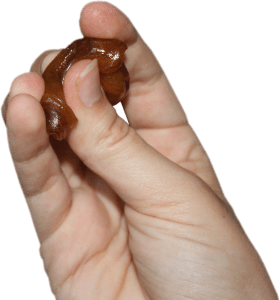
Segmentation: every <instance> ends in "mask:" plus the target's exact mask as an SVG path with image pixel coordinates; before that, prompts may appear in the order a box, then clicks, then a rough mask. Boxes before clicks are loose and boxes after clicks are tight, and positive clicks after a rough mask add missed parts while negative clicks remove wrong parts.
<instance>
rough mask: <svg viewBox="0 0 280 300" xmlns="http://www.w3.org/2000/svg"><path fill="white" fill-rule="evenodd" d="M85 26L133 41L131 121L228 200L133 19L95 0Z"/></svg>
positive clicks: (129, 57)
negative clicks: (133, 23) (131, 20)
mask: <svg viewBox="0 0 280 300" xmlns="http://www.w3.org/2000/svg"><path fill="white" fill-rule="evenodd" d="M80 26H81V30H82V33H83V34H84V35H85V36H89V37H101V38H117V39H120V40H123V41H124V42H125V43H126V44H127V45H128V49H127V51H126V54H125V55H126V56H125V65H126V67H127V68H128V71H129V74H130V78H131V85H130V89H129V93H128V96H127V97H126V99H125V100H124V101H123V106H124V110H125V113H126V116H127V119H128V121H129V124H130V126H132V127H133V128H134V129H136V130H137V132H138V133H139V134H140V135H141V136H142V137H143V138H144V139H145V141H147V142H148V143H149V144H150V145H151V146H153V147H154V148H155V149H157V150H158V151H159V152H160V153H162V154H163V155H165V156H166V157H168V158H169V159H171V160H172V161H174V162H176V163H179V164H180V165H181V166H184V168H186V169H188V170H190V171H192V172H194V173H195V174H196V175H198V176H199V177H200V178H202V179H203V180H204V181H205V182H206V183H207V184H209V186H210V187H211V188H212V189H213V190H214V191H215V192H216V193H217V194H218V195H219V197H221V198H222V199H224V200H225V201H226V199H225V197H224V195H223V192H222V190H221V187H220V184H219V182H218V179H217V177H216V175H215V172H214V170H213V168H212V165H211V163H210V161H209V158H208V157H207V154H206V152H205V151H204V149H203V147H202V146H201V143H200V142H199V140H198V138H197V136H196V135H195V133H194V131H193V130H192V128H191V127H190V126H189V125H188V122H187V118H186V115H185V113H184V111H183V109H182V107H181V105H180V103H179V101H178V99H177V97H176V95H175V93H174V91H173V89H172V87H171V86H170V84H169V82H168V80H167V77H166V75H165V74H164V73H163V71H162V69H161V67H160V65H159V63H158V62H157V60H156V58H155V56H154V55H153V53H152V52H151V50H150V49H149V48H148V46H147V45H146V44H145V43H144V41H143V40H142V38H141V37H140V36H139V34H138V33H137V31H136V29H135V28H134V26H133V25H132V23H131V22H130V20H129V19H128V18H127V17H126V16H125V15H124V14H123V13H122V12H121V11H119V10H118V9H117V8H116V7H114V6H112V5H111V4H109V3H105V2H93V3H90V4H88V5H86V6H85V7H84V9H83V11H82V13H81V18H80ZM164 46H166V42H164Z"/></svg>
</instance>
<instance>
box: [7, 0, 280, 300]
mask: <svg viewBox="0 0 280 300" xmlns="http://www.w3.org/2000/svg"><path fill="white" fill-rule="evenodd" d="M94 16H95V17H94ZM80 26H81V30H82V33H83V34H84V35H85V36H90V37H100V38H117V39H120V40H122V41H124V42H125V43H126V44H127V45H128V50H127V51H126V60H125V64H126V66H127V68H128V71H129V73H130V78H131V87H130V91H129V94H128V96H127V98H126V99H125V100H124V101H123V107H124V110H125V113H126V115H127V119H128V121H129V125H128V124H127V123H126V122H124V121H123V120H122V119H121V118H119V117H118V116H117V114H116V112H115V110H114V108H113V107H112V106H111V105H110V104H109V102H108V101H107V99H106V97H105V96H104V94H103V93H102V92H100V86H99V79H98V67H97V66H96V67H95V68H94V69H93V72H92V73H91V77H85V78H84V80H86V79H93V81H91V82H94V91H96V92H95V93H94V97H95V98H96V101H95V102H94V103H93V104H92V106H90V107H87V106H85V105H84V104H83V102H82V101H81V99H80V97H79V91H80V89H81V87H82V83H83V81H81V80H79V76H80V74H81V73H82V71H83V69H84V68H85V67H86V66H87V65H88V64H89V63H90V61H88V60H85V61H80V62H78V63H76V64H75V65H73V66H72V67H71V68H70V70H69V71H68V73H67V75H66V78H65V83H64V91H65V95H66V100H67V103H68V105H69V106H70V107H71V108H72V110H73V111H74V113H75V115H76V116H77V118H78V120H79V121H78V124H77V126H76V127H75V128H74V129H73V130H72V132H71V134H70V136H69V138H68V139H67V141H63V142H57V141H54V140H52V139H51V140H50V139H49V136H48V135H47V133H46V125H45V117H44V113H43V109H42V107H41V105H40V103H39V101H40V99H41V97H42V95H43V93H44V81H43V79H42V77H41V75H40V74H42V72H43V70H44V69H45V68H46V66H47V65H48V63H49V62H50V61H51V60H52V59H53V58H54V57H55V55H57V51H56V52H52V51H48V52H46V53H44V54H42V55H41V56H40V57H39V58H38V59H37V60H36V61H35V63H34V64H33V66H32V72H30V73H26V74H23V75H21V76H19V77H17V78H16V79H15V80H14V82H13V84H12V87H11V91H10V93H9V96H8V101H9V105H8V110H7V115H6V125H7V129H8V138H9V144H10V149H11V153H12V157H13V160H14V164H15V167H16V170H17V173H18V177H19V180H20V183H21V186H22V189H23V191H24V194H25V196H26V200H27V203H28V205H29V208H30V211H31V215H32V218H33V221H34V225H35V228H36V230H37V233H38V237H39V240H40V243H41V255H42V258H43V261H44V264H45V269H46V272H47V274H48V276H49V279H50V284H51V288H52V291H53V293H54V294H55V296H56V299H67V300H74V299H79V300H90V299H102V300H107V299H108V300H109V299H110V300H117V299H118V300H129V299H133V300H142V299H151V300H152V299H155V300H170V299H172V300H177V299H178V300H179V299H196V300H206V299H207V300H209V299H211V300H212V299H213V300H214V299H227V300H239V299H240V300H241V299H243V300H244V299H248V300H249V299H250V300H251V299H254V300H258V299H262V300H263V299H271V300H274V299H278V298H277V294H276V292H275V290H274V288H273V286H272V283H271V281H270V279H269V276H268V274H267V272H266V270H265V268H264V266H263V263H262V261H261V259H260V257H259V256H258V254H257V252H256V250H255V249H254V247H253V246H252V244H251V243H250V241H249V240H248V238H247V237H246V235H245V233H244V231H243V229H242V227H241V226H240V224H239V222H238V220H237V219H236V217H235V215H234V212H233V210H232V208H231V206H230V205H229V203H228V201H227V200H226V199H225V197H224V195H223V192H222V189H221V187H220V185H219V183H218V180H217V177H216V175H215V173H214V171H213V168H212V166H211V163H210V160H209V158H208V157H207V154H206V152H205V150H204V149H203V148H202V146H201V143H200V142H199V140H198V138H197V136H196V135H195V133H194V131H193V129H192V128H191V126H190V125H189V123H188V121H187V118H186V116H185V113H184V111H183V110H182V107H181V105H180V103H179V101H178V99H177V98H176V96H175V94H174V92H173V90H172V88H171V86H170V85H169V83H168V81H167V79H166V76H165V74H164V73H163V71H162V69H161V68H160V65H159V63H158V62H157V61H156V59H155V57H154V55H153V54H152V53H151V51H150V49H149V48H148V47H147V45H146V44H145V43H144V42H143V40H142V38H141V37H140V36H139V34H138V33H137V32H136V30H135V28H134V27H133V25H132V24H131V22H130V21H129V20H128V19H127V17H126V16H125V15H124V14H123V13H122V12H120V11H119V10H118V9H117V8H115V7H114V6H112V5H110V4H108V3H104V2H94V3H90V4H88V5H87V6H85V7H84V9H83V11H82V13H81V19H80ZM47 55H48V56H47ZM44 58H46V59H45V60H44ZM147 65H148V66H149V68H147V67H146V66H147ZM88 88H89V87H88Z"/></svg>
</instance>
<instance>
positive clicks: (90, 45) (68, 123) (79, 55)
mask: <svg viewBox="0 0 280 300" xmlns="http://www.w3.org/2000/svg"><path fill="white" fill-rule="evenodd" d="M126 49H127V46H126V45H125V44H124V43H123V42H121V41H119V40H116V39H99V38H83V39H79V40H76V41H74V42H73V43H72V44H70V45H69V46H68V47H67V48H65V49H63V50H62V51H61V52H60V53H59V54H58V55H57V56H56V57H55V59H54V60H53V61H52V62H51V63H50V64H49V65H48V67H47V68H46V70H45V71H44V73H43V75H42V76H43V78H44V81H45V93H44V95H43V97H42V99H41V104H42V106H43V109H44V112H45V115H46V120H47V132H48V133H49V134H50V135H52V136H53V137H54V138H55V139H57V140H63V139H64V138H66V137H67V136H68V134H69V132H70V130H71V129H72V128H73V127H74V125H75V124H76V123H77V121H78V120H77V118H76V116H75V115H74V113H73V111H72V110H71V108H70V107H69V106H68V105H67V104H66V101H65V97H64V92H63V81H64V77H65V74H66V72H67V70H68V69H69V68H70V66H71V65H72V64H73V63H75V62H77V61H79V60H82V59H95V58H96V59H97V60H98V66H99V72H100V82H101V85H102V87H103V90H104V92H105V94H106V96H107V98H108V100H109V101H110V103H111V104H112V105H115V104H117V103H118V102H120V101H121V100H122V99H123V98H124V97H125V95H126V93H127V91H128V88H129V74H128V72H127V69H126V67H125V65H124V63H123V58H124V52H125V50H126Z"/></svg>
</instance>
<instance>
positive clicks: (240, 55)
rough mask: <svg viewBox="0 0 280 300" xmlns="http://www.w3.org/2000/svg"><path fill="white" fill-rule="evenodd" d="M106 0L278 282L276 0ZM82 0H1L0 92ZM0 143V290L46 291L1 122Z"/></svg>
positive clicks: (59, 37)
mask: <svg viewBox="0 0 280 300" xmlns="http://www.w3.org/2000/svg"><path fill="white" fill-rule="evenodd" d="M112 2H113V3H114V4H117V5H118V6H119V7H120V8H121V9H123V10H124V11H125V12H126V13H127V14H128V15H129V16H130V17H131V19H132V20H133V22H134V23H135V25H136V27H137V28H138V29H139V31H140V32H141V34H142V35H143V37H144V38H145V39H146V41H147V42H148V43H149V44H150V46H151V47H152V48H153V49H154V52H155V53H156V55H157V57H158V58H159V60H160V61H161V64H162V66H163V67H164V69H165V71H166V73H167V74H168V76H169V79H170V81H171V83H172V84H173V86H174V88H175V90H176V92H177V94H178V96H179V97H180V99H181V101H182V103H183V105H184V107H185V109H186V111H187V113H188V115H189V118H190V121H191V123H192V125H193V126H194V128H195V129H196V131H197V133H198V135H199V136H200V138H201V140H202V142H203V144H204V146H205V147H206V149H207V151H208V153H209V154H210V156H211V158H212V160H213V162H214V165H215V167H216V170H217V172H218V175H219V177H220V180H221V182H222V185H223V187H224V190H225V192H226V195H227V196H228V198H229V200H230V201H231V203H232V204H233V205H234V207H235V209H236V212H237V215H238V216H239V217H240V219H241V221H242V222H243V224H244V226H245V228H246V230H247V232H248V234H249V236H250V237H251V239H252V240H253V242H254V243H255V245H256V247H257V248H258V249H259V251H260V253H261V255H262V257H263V259H264V261H265V263H266V265H267V267H268V269H269V272H270V273H271V276H272V279H273V280H274V283H275V285H276V287H277V289H278V290H280V272H279V269H280V259H279V252H280V244H279V208H280V204H279V200H280V199H279V179H280V178H279V171H278V170H279V112H280V110H279V99H280V98H279V70H280V66H279V54H280V51H279V50H280V49H279V46H280V44H279V28H280V27H279V25H280V18H279V9H280V1H279V0H274V1H271V0H265V1H264V0H263V1H259V0H254V1H246V0H242V1H237V0H234V1H233V0H232V1H225V0H221V1H217V0H204V1H202V0H196V1H189V0H185V1H183V0H182V1H163V0H161V1H158V0H154V1H152V0H141V1H133V0H115V1H114V0H113V1H112ZM85 3H86V1H78V0H75V1H69V0H67V1H65V0H60V1H57V0H56V1H54V0H48V1H38V0H36V1H28V0H26V1H10V2H7V1H5V2H1V4H0V13H1V17H0V28H1V50H0V51H1V56H0V59H1V75H0V76H1V85H0V97H1V98H3V97H4V96H5V94H6V93H7V92H8V89H9V85H10V82H11V80H12V79H13V77H14V76H16V75H17V74H19V73H22V72H25V71H27V70H28V68H29V65H30V63H31V62H32V60H33V59H34V58H35V57H36V56H37V55H38V54H39V53H40V52H41V51H42V50H44V49H47V48H54V47H62V46H64V45H66V44H68V43H69V42H70V41H71V40H73V39H74V38H76V37H78V36H79V35H80V33H79V30H78V23H77V21H78V15H79V10H80V8H81V7H82V6H83V5H84V4H85ZM0 152H1V156H0V163H1V169H0V188H1V196H0V198H1V202H0V228H1V256H0V259H1V272H0V276H1V278H0V279H1V281H0V282H1V289H0V298H3V299H7V300H8V299H27V298H28V299H30V300H31V299H41V300H44V299H53V297H52V295H51V293H50V291H49V287H48V283H47V279H46V277H45V274H44V273H43V268H42V264H41V260H40V258H39V256H38V243H37V240H36V238H35V234H34V231H33V228H32V224H31V221H30V218H29V214H28V211H27V209H26V205H25V203H24V201H23V198H22V195H21V192H20V189H19V187H18V184H17V181H16V177H15V174H14V171H13V168H12V164H11V160H10V157H9V152H8V149H7V144H6V134H5V129H4V126H3V125H2V124H0ZM4 296H5V297H4ZM25 296H26V297H27V298H25Z"/></svg>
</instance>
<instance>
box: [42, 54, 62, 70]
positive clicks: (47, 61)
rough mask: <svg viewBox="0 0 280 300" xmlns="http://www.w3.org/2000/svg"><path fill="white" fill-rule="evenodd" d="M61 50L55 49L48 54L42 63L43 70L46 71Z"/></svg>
mask: <svg viewBox="0 0 280 300" xmlns="http://www.w3.org/2000/svg"><path fill="white" fill-rule="evenodd" d="M60 51H61V50H53V51H52V52H51V53H50V54H48V55H47V56H46V57H45V58H44V59H43V61H42V63H41V72H42V73H44V71H45V70H46V68H47V66H48V65H49V64H50V62H52V61H53V60H54V59H55V57H56V56H57V54H58V53H59V52H60Z"/></svg>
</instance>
